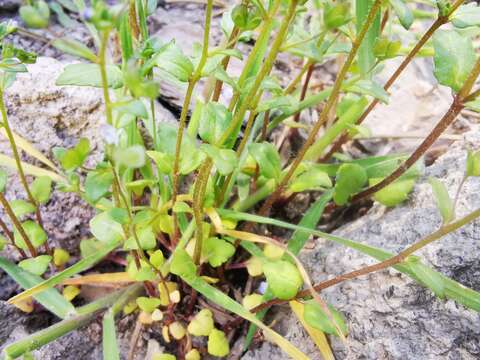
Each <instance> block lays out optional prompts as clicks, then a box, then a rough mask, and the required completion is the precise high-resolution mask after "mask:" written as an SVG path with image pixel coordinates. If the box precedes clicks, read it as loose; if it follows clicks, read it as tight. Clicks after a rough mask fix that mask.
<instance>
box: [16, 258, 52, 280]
mask: <svg viewBox="0 0 480 360" xmlns="http://www.w3.org/2000/svg"><path fill="white" fill-rule="evenodd" d="M51 260H52V257H51V256H49V255H40V256H37V257H34V258H30V259H25V260H22V261H20V262H19V263H18V266H20V267H21V268H22V269H24V270H26V271H28V272H30V273H32V274H35V275H38V276H40V275H42V274H43V273H44V272H45V271H47V268H48V264H50V261H51Z"/></svg>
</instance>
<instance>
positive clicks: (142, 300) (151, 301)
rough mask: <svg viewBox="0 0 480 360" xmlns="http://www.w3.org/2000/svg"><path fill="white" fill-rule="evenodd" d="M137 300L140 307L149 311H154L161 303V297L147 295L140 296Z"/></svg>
mask: <svg viewBox="0 0 480 360" xmlns="http://www.w3.org/2000/svg"><path fill="white" fill-rule="evenodd" d="M136 301H137V305H138V307H139V308H140V309H142V310H143V311H145V312H147V313H152V312H153V311H154V310H155V309H156V308H158V307H159V306H160V303H161V301H160V299H157V298H148V297H145V296H140V297H138V298H137V300H136Z"/></svg>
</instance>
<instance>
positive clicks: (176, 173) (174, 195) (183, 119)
mask: <svg viewBox="0 0 480 360" xmlns="http://www.w3.org/2000/svg"><path fill="white" fill-rule="evenodd" d="M212 9H213V0H208V1H207V9H206V12H205V30H204V33H203V47H202V55H201V57H200V61H199V63H198V65H197V68H196V70H195V72H194V73H193V75H192V77H191V78H190V80H189V82H188V88H187V93H186V95H185V100H184V102H183V107H182V112H181V114H180V124H179V127H178V135H177V142H176V145H175V159H174V162H173V186H172V204H173V205H175V202H176V200H177V195H178V186H179V184H178V182H179V176H180V174H179V169H180V151H181V147H182V140H183V133H184V131H185V126H186V122H187V115H188V108H189V107H190V101H191V99H192V95H193V89H194V88H195V85H196V84H197V82H198V80H200V77H201V75H202V70H203V67H204V66H205V63H206V62H207V57H208V44H209V37H210V25H211V21H212ZM173 205H172V206H173ZM172 216H173V228H174V230H173V239H172V243H173V244H172V245H176V243H177V238H178V223H177V215H176V213H175V212H173V215H172Z"/></svg>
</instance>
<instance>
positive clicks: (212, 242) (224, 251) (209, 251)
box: [202, 237, 235, 267]
mask: <svg viewBox="0 0 480 360" xmlns="http://www.w3.org/2000/svg"><path fill="white" fill-rule="evenodd" d="M234 253H235V247H234V246H233V245H232V244H230V243H229V242H228V241H225V240H223V239H219V238H216V237H210V238H208V239H207V240H206V241H205V243H204V244H203V248H202V255H203V256H204V257H205V259H206V260H207V261H208V263H209V264H210V265H211V266H213V267H219V266H220V265H222V264H223V263H225V262H226V261H227V260H228V259H230V258H231V257H232V256H233V254H234Z"/></svg>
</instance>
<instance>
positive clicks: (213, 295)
mask: <svg viewBox="0 0 480 360" xmlns="http://www.w3.org/2000/svg"><path fill="white" fill-rule="evenodd" d="M177 252H178V250H177ZM184 280H185V281H186V282H187V283H188V284H189V285H190V286H191V287H192V288H194V289H195V290H197V291H198V292H199V293H200V294H202V295H203V296H205V297H206V298H207V299H208V300H210V301H212V302H214V303H215V304H217V305H219V306H221V307H223V308H225V309H226V310H228V311H230V312H232V313H234V314H236V315H238V316H241V317H242V318H244V319H246V320H248V321H250V322H251V323H253V324H255V325H257V326H258V327H260V328H261V329H262V330H263V331H264V332H265V333H266V335H267V336H268V337H269V338H270V339H271V341H272V342H274V343H275V344H277V345H278V346H279V347H280V348H281V349H282V350H284V351H285V352H286V353H287V354H288V355H290V357H291V358H292V359H297V360H308V357H307V356H306V355H305V354H303V353H302V352H301V351H300V350H298V349H297V348H296V347H295V346H293V345H292V344H291V343H289V342H288V341H287V340H285V339H284V338H283V337H282V336H281V335H279V334H278V333H276V332H275V331H273V330H272V329H270V328H269V327H268V326H266V325H265V324H263V323H262V322H261V321H259V320H258V319H257V318H256V317H255V316H254V315H253V314H252V313H250V312H249V311H248V310H247V309H245V308H244V307H243V306H242V305H240V304H239V303H238V302H236V301H234V300H233V299H232V298H230V297H229V296H227V295H225V294H224V293H223V292H222V291H220V290H218V289H217V288H215V287H213V286H211V285H209V284H207V283H206V282H205V280H204V279H202V278H201V277H198V276H193V277H189V278H187V279H184Z"/></svg>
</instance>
